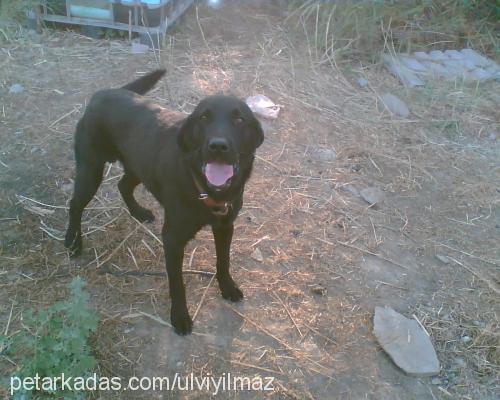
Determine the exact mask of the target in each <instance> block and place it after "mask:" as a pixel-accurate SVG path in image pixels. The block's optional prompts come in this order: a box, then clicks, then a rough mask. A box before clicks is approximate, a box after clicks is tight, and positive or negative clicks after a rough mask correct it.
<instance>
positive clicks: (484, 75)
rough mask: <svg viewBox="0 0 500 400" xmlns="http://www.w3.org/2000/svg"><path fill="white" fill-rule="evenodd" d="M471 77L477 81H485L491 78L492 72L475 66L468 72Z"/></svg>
mask: <svg viewBox="0 0 500 400" xmlns="http://www.w3.org/2000/svg"><path fill="white" fill-rule="evenodd" d="M469 74H470V76H472V78H474V79H476V80H478V81H485V80H487V79H490V78H493V75H494V74H493V73H491V72H489V71H487V70H485V69H484V68H476V69H473V70H472V71H470V72H469Z"/></svg>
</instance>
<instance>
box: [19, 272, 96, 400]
mask: <svg viewBox="0 0 500 400" xmlns="http://www.w3.org/2000/svg"><path fill="white" fill-rule="evenodd" d="M83 285H84V282H83V280H82V279H81V278H79V277H77V278H74V279H73V280H72V281H71V283H70V284H69V285H68V288H69V289H70V296H69V298H67V299H66V300H62V301H59V302H57V303H55V304H53V305H52V306H50V307H48V308H47V309H44V310H39V311H38V312H33V311H31V310H30V311H29V312H27V313H26V314H25V315H24V317H23V325H24V327H25V328H26V329H25V330H24V331H23V333H22V334H19V335H18V336H16V337H15V339H14V343H13V345H12V351H13V352H15V354H16V355H20V356H21V357H22V360H21V365H22V367H21V368H20V369H19V371H18V373H17V374H16V375H17V376H18V377H19V378H20V379H23V378H24V377H35V376H37V375H38V376H39V377H40V378H44V377H51V378H52V377H58V376H61V374H63V373H64V375H65V376H71V377H82V378H84V377H87V376H89V375H90V372H91V371H92V369H93V368H94V367H95V365H96V360H95V358H94V357H93V356H92V355H91V354H90V346H89V343H88V339H89V335H90V333H91V332H94V331H95V330H96V328H97V322H98V318H97V316H96V315H95V313H94V312H93V311H92V310H91V309H90V307H89V305H88V301H89V294H88V293H87V292H86V291H84V290H83ZM34 394H35V393H34V392H26V391H19V392H16V395H15V396H14V398H17V399H29V398H30V397H32V396H33V395H34ZM36 394H37V395H42V394H43V395H44V396H47V397H51V396H52V397H55V398H62V397H64V399H76V398H83V397H84V395H83V394H82V393H78V392H68V391H64V392H63V391H61V390H60V388H56V389H55V390H53V391H46V392H43V393H36Z"/></svg>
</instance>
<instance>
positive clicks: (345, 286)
mask: <svg viewBox="0 0 500 400" xmlns="http://www.w3.org/2000/svg"><path fill="white" fill-rule="evenodd" d="M246 7H248V9H247V10H246V11H247V13H246V14H245V15H246V16H244V14H242V13H241V12H240V11H238V10H237V9H236V7H235V8H231V7H228V8H227V9H224V11H223V12H222V11H221V12H208V11H207V10H204V9H203V10H202V9H200V10H199V13H198V14H195V13H194V12H193V13H191V14H189V16H188V18H187V19H186V26H185V27H184V28H183V29H182V30H181V31H180V32H178V33H177V35H176V36H174V37H171V38H170V39H168V40H167V43H166V45H165V48H164V50H163V51H162V52H160V53H158V52H157V53H155V54H154V55H153V54H150V55H147V56H138V57H136V56H131V55H130V54H129V51H128V46H127V44H126V43H124V42H119V41H110V42H108V41H94V40H90V39H87V38H84V37H81V36H79V35H77V34H75V33H72V32H50V31H46V32H44V34H43V36H42V37H34V36H30V34H28V33H27V32H25V31H22V30H17V31H9V32H6V33H7V36H8V40H7V41H6V42H5V43H6V46H5V49H4V50H3V51H4V52H5V53H6V54H7V55H8V57H7V58H6V59H5V61H4V64H3V70H2V76H1V78H2V79H1V81H2V82H3V83H2V88H1V90H2V93H5V92H6V91H7V90H8V87H9V85H10V84H12V83H14V82H19V83H21V84H23V85H24V86H25V88H26V89H27V90H26V93H25V94H24V95H21V96H19V97H12V96H10V97H4V98H5V99H6V102H5V105H4V107H3V113H1V115H2V122H3V124H4V126H5V128H6V130H5V132H6V135H8V137H9V141H8V145H7V147H6V148H4V149H2V150H3V152H4V153H3V154H2V155H0V160H1V161H2V167H0V168H2V169H1V170H0V173H1V175H0V179H1V182H2V184H1V188H0V189H1V191H2V196H0V205H1V209H2V210H4V211H3V214H2V215H1V220H0V223H1V224H2V233H1V237H2V247H1V250H0V260H1V264H0V287H1V288H2V294H1V295H0V300H1V301H0V307H1V308H0V321H2V323H3V322H5V324H7V321H9V328H8V332H7V334H8V335H15V334H16V332H18V331H19V330H21V329H23V327H22V325H21V317H22V313H23V312H24V310H26V309H27V308H28V307H41V306H44V305H47V304H51V303H52V302H53V301H55V300H56V299H58V298H59V297H60V296H61V295H62V294H63V293H64V292H63V290H62V289H63V287H64V285H65V284H66V282H67V281H69V280H70V279H71V277H72V276H74V275H81V276H83V277H84V278H85V279H86V280H87V282H88V284H89V289H90V290H91V291H92V293H93V296H92V299H93V303H94V305H95V307H96V310H98V312H99V313H100V315H101V323H100V326H99V329H98V333H97V334H96V335H95V337H94V339H93V340H94V349H95V353H96V356H97V358H98V359H99V373H100V374H102V375H106V376H113V375H118V376H131V375H138V376H142V375H147V374H150V375H173V373H175V372H181V373H188V372H191V371H192V372H194V373H195V374H206V373H208V372H210V373H212V374H214V375H218V374H221V373H222V372H227V371H231V372H232V373H233V372H234V373H240V374H241V375H250V376H253V374H260V375H266V374H272V375H275V376H276V377H277V379H276V380H277V382H278V383H277V390H276V392H275V393H274V396H275V397H276V398H321V397H324V396H326V395H327V394H328V393H331V391H334V392H336V393H341V394H342V395H343V396H345V398H362V397H364V395H365V394H366V393H376V394H377V395H379V396H382V397H383V398H390V397H391V396H393V397H397V396H400V397H401V398H405V397H404V396H406V395H407V394H408V393H411V394H412V395H414V396H415V398H425V397H424V396H429V393H432V397H435V398H440V397H441V396H443V398H447V397H446V396H447V395H446V394H445V392H448V393H450V394H451V396H453V397H454V398H475V399H476V398H477V399H482V398H485V399H486V398H488V396H490V397H491V396H492V395H493V393H494V392H495V391H496V390H497V389H498V386H497V385H498V382H497V380H496V379H497V376H498V365H499V359H498V356H499V354H498V334H497V331H498V315H497V306H498V304H497V301H496V298H497V296H496V293H495V290H494V289H492V288H497V287H498V265H499V264H500V261H499V258H500V257H499V254H498V246H497V244H496V241H495V237H496V236H497V230H498V228H497V227H496V225H495V218H497V217H496V214H495V212H496V207H497V206H498V193H497V190H496V187H495V185H494V183H495V182H497V181H498V179H497V178H498V170H496V169H495V166H494V165H495V160H496V155H497V154H498V144H497V142H495V141H490V139H488V134H489V132H491V131H492V130H495V129H497V130H498V128H499V126H498V120H499V119H498V117H499V116H498V111H497V108H496V107H495V101H496V100H495V99H496V98H495V96H496V94H495V90H494V89H495V87H498V83H493V84H492V87H486V86H484V87H483V86H481V87H471V86H469V85H467V84H465V83H462V82H457V83H456V84H455V86H453V87H451V88H450V86H449V85H447V84H444V83H436V85H435V86H434V87H427V88H425V89H422V90H420V89H415V90H413V91H405V90H404V89H402V88H400V87H399V85H398V83H397V82H396V81H395V79H393V78H392V77H390V76H389V75H388V74H386V73H384V72H381V71H379V70H377V69H376V68H374V67H369V66H367V67H364V66H361V67H353V68H352V70H351V71H349V72H346V71H344V70H342V69H338V68H336V67H335V66H331V65H329V64H328V65H323V64H321V63H318V62H317V60H314V59H313V58H311V57H310V56H309V54H310V52H311V51H312V50H311V49H312V47H311V43H310V42H309V43H307V42H304V41H297V40H296V38H293V37H290V36H289V34H288V33H286V31H285V30H284V29H282V24H284V20H283V18H282V17H281V16H280V14H279V12H278V11H277V10H274V9H273V8H265V9H264V11H265V12H264V11H262V10H261V9H260V8H253V7H252V6H246ZM248 15H252V17H248ZM249 18H250V20H248V19H249ZM228 21H231V22H230V23H229V22H228ZM202 32H203V34H202ZM242 33H244V35H243V34H242ZM238 35H240V36H239V37H238ZM157 65H163V66H165V67H166V68H167V70H168V74H167V77H166V78H165V79H164V81H163V82H162V83H161V84H160V85H159V86H158V88H157V89H155V90H154V91H153V92H152V93H151V97H152V98H154V99H155V100H156V101H157V102H159V103H160V104H162V105H164V106H168V107H170V108H173V109H175V110H177V111H180V112H189V111H191V110H192V109H193V107H194V105H195V104H196V103H197V102H198V101H199V99H201V98H203V96H205V95H207V94H211V93H216V92H219V91H223V92H229V91H230V92H233V93H235V94H237V95H239V96H241V97H244V96H246V95H251V94H255V93H265V94H266V95H268V96H269V97H271V98H272V99H273V100H275V101H276V102H277V103H279V104H281V105H283V110H282V113H281V114H280V117H279V119H278V120H277V121H274V122H270V121H266V122H265V123H264V125H265V128H266V141H265V144H264V145H263V147H262V148H261V149H259V154H258V158H257V161H256V168H255V174H254V176H253V178H252V180H251V182H250V184H249V187H248V190H247V191H246V194H245V206H244V208H243V210H242V212H241V215H240V217H239V219H238V220H237V224H236V229H235V239H234V244H233V248H232V253H233V266H234V271H235V272H234V274H235V278H236V280H237V281H238V282H239V283H240V284H241V286H242V289H243V290H244V291H245V294H246V296H247V300H246V301H245V303H244V304H243V305H239V306H235V307H233V306H232V305H227V304H225V303H224V302H223V301H222V300H221V299H220V298H219V297H220V296H219V294H218V290H217V288H216V287H215V285H211V283H212V281H211V278H212V275H210V272H213V270H214V250H213V243H212V238H211V233H210V232H209V231H208V230H204V231H202V232H200V233H199V234H198V236H197V237H196V240H194V241H193V242H192V243H191V244H190V245H189V246H188V248H187V249H186V254H185V268H186V269H187V270H190V271H193V272H200V271H201V272H205V273H189V274H186V276H185V280H186V285H187V288H188V293H189V295H188V303H189V308H190V311H191V314H194V313H195V312H197V317H196V323H195V333H194V334H193V335H192V336H190V337H189V338H186V339H183V340H181V339H179V338H177V337H176V336H174V335H173V334H172V333H171V329H170V328H168V327H165V326H164V324H165V320H168V309H169V301H168V300H167V293H168V289H167V285H166V280H165V279H163V277H161V275H162V274H163V271H164V267H163V250H162V248H161V243H160V241H159V239H158V237H157V235H158V232H159V231H160V227H161V222H160V221H157V222H156V223H154V224H153V225H143V224H139V223H138V222H137V221H135V220H133V219H131V218H130V216H129V215H128V213H127V212H126V211H125V210H124V208H123V203H122V200H121V199H120V197H119V194H118V191H117V190H116V182H117V180H118V179H119V177H120V175H121V173H122V172H121V169H120V167H119V166H116V165H113V166H110V167H109V169H107V171H106V176H105V178H104V183H103V185H102V187H101V189H100V191H99V192H98V195H97V196H96V198H95V199H94V200H93V202H92V203H91V205H90V206H89V208H88V209H87V211H86V214H85V216H84V220H83V224H84V225H83V229H84V232H85V238H84V240H85V243H84V246H85V251H84V255H83V256H82V257H81V258H80V259H77V260H70V259H69V258H68V257H67V254H66V252H65V251H64V249H63V247H62V244H61V243H60V241H59V240H60V238H61V237H62V236H63V234H64V229H65V226H66V219H67V215H66V205H67V201H68V199H69V196H70V193H71V180H70V179H71V177H72V175H73V162H72V158H71V157H70V156H68V154H69V151H70V148H71V143H72V134H73V129H74V125H75V123H76V121H77V119H78V118H79V116H81V113H82V110H83V108H84V107H85V98H88V96H89V95H90V94H91V93H93V92H94V91H95V90H97V89H100V88H102V87H109V86H110V85H112V86H115V85H119V84H122V83H124V82H127V81H129V80H130V79H131V77H132V76H135V75H136V73H138V72H145V71H148V70H150V69H153V68H155V67H156V66H157ZM360 75H363V76H365V77H366V78H367V79H368V80H369V82H370V86H369V87H368V89H366V90H362V89H359V88H358V87H357V86H356V85H355V84H354V83H353V82H354V79H353V78H355V77H357V76H360ZM41 77H43V79H41ZM385 91H391V92H393V93H396V94H398V95H399V96H401V97H402V98H404V99H405V100H406V101H407V102H408V103H409V104H410V105H411V107H410V108H411V111H412V114H411V116H410V118H409V119H403V120H401V119H397V118H394V117H393V116H391V115H388V114H386V113H384V112H380V111H379V110H378V108H377V103H378V101H379V95H380V94H381V93H383V92H385ZM60 92H61V93H63V94H60ZM318 149H323V150H335V151H336V154H337V157H336V160H335V161H334V162H326V161H325V160H324V159H322V158H321V157H318V154H321V153H318V151H317V150H318ZM365 186H377V187H380V188H381V189H383V190H384V191H385V193H386V199H385V201H384V203H383V204H381V205H380V206H378V207H368V206H367V204H366V203H364V202H363V201H362V200H361V199H360V198H359V196H358V195H356V190H357V189H360V188H363V187H365ZM139 198H140V202H141V203H143V204H145V205H148V206H149V207H152V208H154V209H155V214H156V215H157V217H160V210H158V207H157V205H155V202H154V201H153V199H152V198H151V197H150V196H149V195H148V194H146V193H145V192H143V191H139ZM158 219H160V218H158ZM256 248H258V249H259V250H260V251H261V253H262V255H263V258H264V259H263V262H261V263H260V262H258V261H256V260H254V259H252V258H251V254H252V252H253V251H254V250H255V249H256ZM436 253H439V254H447V255H449V256H450V257H452V258H454V259H455V260H457V261H458V262H460V263H462V264H463V265H465V266H467V267H471V268H472V267H473V268H474V271H478V272H479V273H480V275H481V276H482V277H483V279H482V280H481V279H478V278H477V276H476V275H475V274H473V273H470V271H469V270H467V269H465V268H463V267H462V266H460V264H457V263H450V264H448V265H444V264H440V263H439V261H437V260H436V259H435V258H434V255H435V254H436ZM145 272H146V273H147V274H145ZM157 275H158V276H157ZM323 288H324V291H325V295H324V296H322V295H321V293H322V292H323ZM386 304H387V305H391V306H393V307H395V308H396V309H398V310H399V311H401V312H403V313H405V314H407V315H411V314H412V313H415V315H416V316H417V317H418V319H419V320H420V321H421V322H422V323H423V325H424V326H425V327H426V329H427V330H428V331H429V332H430V334H431V336H432V339H433V341H434V343H435V344H436V348H437V351H438V355H439V358H440V360H441V361H442V363H443V373H442V378H443V383H442V384H441V385H440V387H441V390H440V389H438V388H437V386H432V385H431V384H430V382H429V381H427V380H423V382H424V383H423V384H422V385H421V386H419V385H420V384H417V383H418V382H417V383H416V380H415V379H414V378H408V377H405V376H404V375H402V374H401V373H400V372H399V371H398V370H397V369H395V367H393V365H392V364H391V363H390V362H389V361H388V360H387V359H386V358H384V357H383V355H382V354H381V352H380V349H379V348H378V346H377V344H376V343H375V340H374V338H373V336H372V335H371V318H372V311H373V306H374V305H386ZM11 311H12V312H11ZM465 336H468V337H470V338H471V340H470V341H467V343H465V342H464V341H463V340H462V339H461V338H463V337H465ZM2 357H3V356H2ZM9 358H10V359H11V360H12V361H13V362H14V363H15V362H17V361H16V360H15V355H9ZM457 359H463V362H462V361H461V360H458V361H457ZM14 369H15V365H12V364H9V363H8V362H7V363H6V364H5V366H4V367H2V373H6V374H8V373H12V371H13V370H14ZM421 387H422V389H421ZM443 391H445V392H443ZM110 396H111V395H110ZM144 396H145V397H144V398H150V397H148V396H149V395H148V394H144ZM196 396H198V394H193V396H192V397H191V398H197V397H196ZM200 396H201V395H200ZM238 396H239V394H237V395H236V397H238ZM199 398H202V397H199Z"/></svg>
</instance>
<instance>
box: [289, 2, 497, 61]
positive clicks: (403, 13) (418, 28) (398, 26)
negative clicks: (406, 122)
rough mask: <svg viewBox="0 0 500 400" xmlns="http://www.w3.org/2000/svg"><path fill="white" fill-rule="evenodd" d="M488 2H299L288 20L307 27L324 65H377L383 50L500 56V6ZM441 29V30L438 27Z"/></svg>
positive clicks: (306, 32) (311, 40)
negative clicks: (349, 60)
mask: <svg viewBox="0 0 500 400" xmlns="http://www.w3.org/2000/svg"><path fill="white" fill-rule="evenodd" d="M494 3H496V4H498V2H491V1H486V0H476V1H474V0H446V1H436V0H411V1H404V2H403V1H383V0H378V1H372V0H362V1H352V2H351V1H340V2H337V1H319V0H308V1H305V2H297V4H296V6H295V7H294V9H293V11H292V13H291V15H290V17H289V21H295V27H298V26H299V25H302V27H301V29H302V30H303V31H304V33H305V34H306V38H307V40H308V42H309V45H310V46H311V48H312V51H311V53H314V54H315V55H316V56H317V58H318V59H319V61H320V62H327V61H330V62H332V60H333V59H335V60H337V59H339V58H342V57H356V58H368V59H370V61H376V60H377V58H378V55H379V53H380V52H381V51H384V50H387V47H390V49H389V50H393V51H397V52H409V51H412V50H417V49H419V50H429V49H439V48H455V47H458V48H462V47H468V46H473V47H476V48H478V49H479V50H480V51H482V52H485V53H490V54H498V52H499V47H498V40H497V39H496V37H497V35H498V24H497V21H498V19H499V18H500V6H498V5H495V4H494ZM437 27H439V28H437Z"/></svg>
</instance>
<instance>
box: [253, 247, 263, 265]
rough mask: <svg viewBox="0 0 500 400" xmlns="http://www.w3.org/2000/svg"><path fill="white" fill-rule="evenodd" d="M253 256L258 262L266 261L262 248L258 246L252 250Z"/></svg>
mask: <svg viewBox="0 0 500 400" xmlns="http://www.w3.org/2000/svg"><path fill="white" fill-rule="evenodd" d="M251 257H252V258H253V259H254V260H256V261H258V262H262V261H264V257H263V256H262V252H261V251H260V249H259V248H258V247H256V248H255V250H254V251H253V252H252V255H251Z"/></svg>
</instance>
